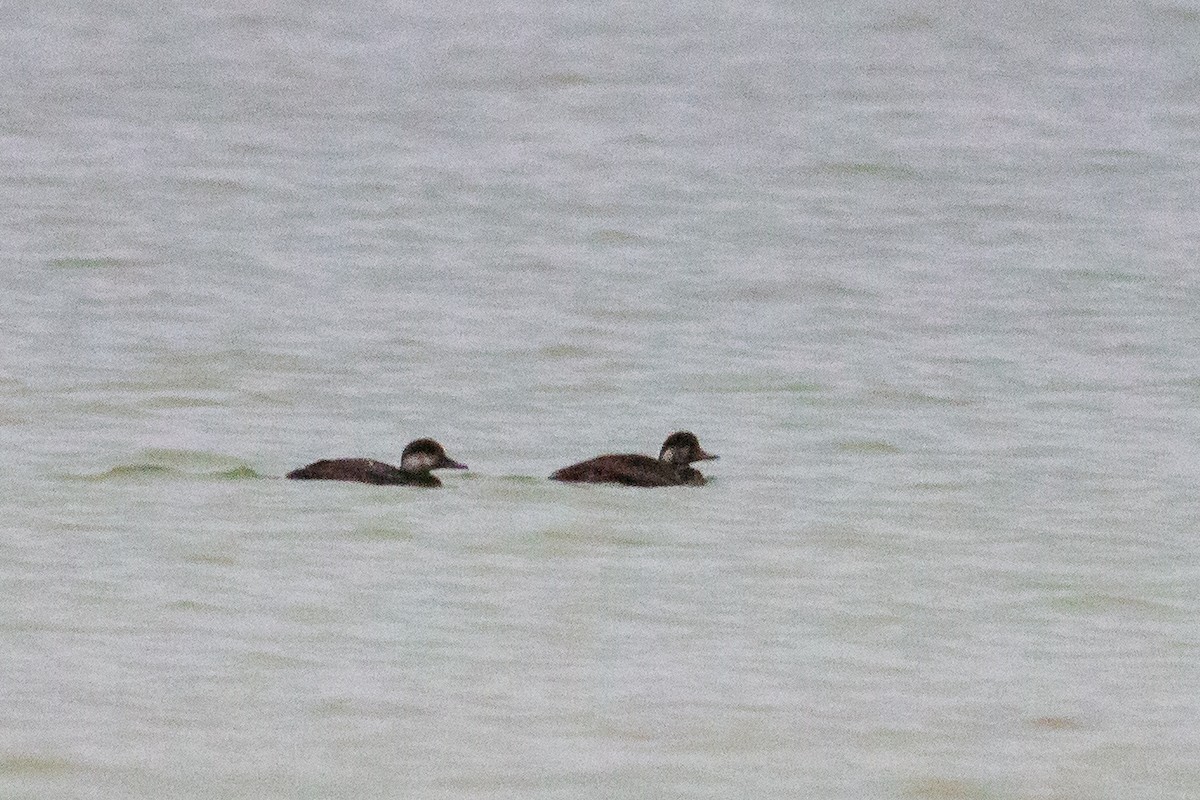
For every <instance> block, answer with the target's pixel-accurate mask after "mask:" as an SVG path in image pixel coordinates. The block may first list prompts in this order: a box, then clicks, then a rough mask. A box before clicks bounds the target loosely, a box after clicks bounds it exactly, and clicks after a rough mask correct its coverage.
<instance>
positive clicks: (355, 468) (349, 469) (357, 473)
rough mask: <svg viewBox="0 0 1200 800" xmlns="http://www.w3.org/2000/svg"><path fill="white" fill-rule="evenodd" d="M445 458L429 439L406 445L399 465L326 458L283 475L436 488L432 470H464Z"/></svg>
mask: <svg viewBox="0 0 1200 800" xmlns="http://www.w3.org/2000/svg"><path fill="white" fill-rule="evenodd" d="M466 468H467V465H466V464H460V463H458V462H457V461H455V460H454V459H452V458H450V457H449V456H447V455H446V451H445V450H444V449H443V448H442V446H441V445H440V444H438V443H437V442H435V441H434V440H433V439H417V440H416V441H413V442H409V444H408V446H407V447H405V448H404V453H403V454H402V455H401V457H400V466H398V467H397V466H394V465H392V464H388V463H386V462H384V461H376V460H375V459H373V458H326V459H322V460H320V461H314V462H312V463H311V464H309V465H307V466H304V467H300V468H299V469H294V470H292V471H291V472H289V473H288V474H287V477H289V478H291V479H293V480H310V481H311V480H317V481H352V482H354V483H370V484H374V485H376V486H424V487H427V488H430V489H436V488H438V487H439V486H441V485H442V482H441V481H440V480H438V479H437V478H436V477H435V476H434V475H433V474H432V471H433V470H435V469H466Z"/></svg>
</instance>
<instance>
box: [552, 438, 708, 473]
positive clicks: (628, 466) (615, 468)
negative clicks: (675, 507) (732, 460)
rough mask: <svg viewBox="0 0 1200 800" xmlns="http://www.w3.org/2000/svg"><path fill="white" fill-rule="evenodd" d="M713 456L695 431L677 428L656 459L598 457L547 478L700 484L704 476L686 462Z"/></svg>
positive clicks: (563, 469) (620, 456)
mask: <svg viewBox="0 0 1200 800" xmlns="http://www.w3.org/2000/svg"><path fill="white" fill-rule="evenodd" d="M714 458H716V456H714V455H712V454H711V453H706V452H704V448H702V447H701V446H700V440H699V439H697V438H696V436H695V435H694V434H692V433H689V432H688V431H678V432H676V433H672V434H671V435H670V436H668V437H667V440H666V441H665V442H663V446H662V450H660V451H659V453H658V458H651V457H650V456H643V455H637V454H635V453H629V454H626V455H607V456H597V457H596V458H589V459H588V460H587V461H580V462H579V463H578V464H572V465H571V466H569V467H563V468H562V469H560V470H559V471H558V472H555V473H554V474H553V475H551V476H550V478H551V480H556V481H567V482H570V483H620V484H624V485H625V486H703V485H704V484H705V480H704V476H703V475H701V474H700V471H699V470H697V469H693V468H692V467H690V466H688V465H689V464H691V463H692V462H694V461H708V460H710V459H714Z"/></svg>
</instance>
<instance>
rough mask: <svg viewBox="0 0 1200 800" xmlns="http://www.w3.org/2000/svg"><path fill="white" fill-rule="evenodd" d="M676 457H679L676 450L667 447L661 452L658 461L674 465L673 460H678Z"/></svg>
mask: <svg viewBox="0 0 1200 800" xmlns="http://www.w3.org/2000/svg"><path fill="white" fill-rule="evenodd" d="M678 456H679V449H678V448H675V447H668V448H667V449H665V450H663V451H662V455H661V456H659V457H658V458H659V460H660V461H666V462H667V463H668V464H674V463H676V461H675V459H676V458H678Z"/></svg>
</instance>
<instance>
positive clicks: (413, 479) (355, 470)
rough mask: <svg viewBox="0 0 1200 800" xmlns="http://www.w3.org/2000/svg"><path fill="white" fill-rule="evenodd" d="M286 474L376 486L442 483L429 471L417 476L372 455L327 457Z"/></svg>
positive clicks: (301, 478)
mask: <svg viewBox="0 0 1200 800" xmlns="http://www.w3.org/2000/svg"><path fill="white" fill-rule="evenodd" d="M287 477H289V478H293V479H296V480H322V481H354V482H357V483H372V484H375V485H378V486H395V485H406V486H441V485H442V483H441V481H439V480H438V479H437V478H435V477H433V476H432V475H429V474H423V475H417V474H415V473H411V472H405V471H404V470H402V469H400V468H399V467H395V466H392V465H391V464H387V463H384V462H383V461H376V460H375V459H373V458H326V459H322V460H320V461H314V462H313V463H311V464H309V465H308V466H305V467H301V468H300V469H294V470H292V471H291V472H289V473H288V474H287Z"/></svg>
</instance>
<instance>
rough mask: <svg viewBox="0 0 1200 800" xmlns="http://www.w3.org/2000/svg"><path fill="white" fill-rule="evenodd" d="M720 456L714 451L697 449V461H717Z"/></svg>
mask: <svg viewBox="0 0 1200 800" xmlns="http://www.w3.org/2000/svg"><path fill="white" fill-rule="evenodd" d="M718 458H720V456H718V455H715V454H713V453H706V452H704V451H703V450H699V449H698V450H697V451H696V459H695V460H696V461H716V460H717V459H718Z"/></svg>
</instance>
